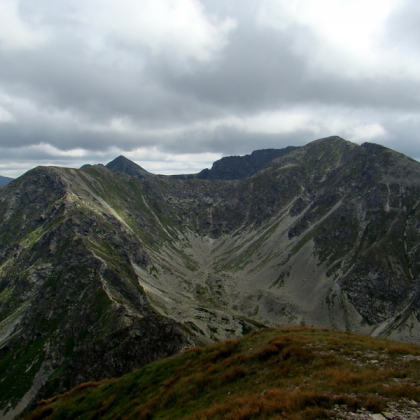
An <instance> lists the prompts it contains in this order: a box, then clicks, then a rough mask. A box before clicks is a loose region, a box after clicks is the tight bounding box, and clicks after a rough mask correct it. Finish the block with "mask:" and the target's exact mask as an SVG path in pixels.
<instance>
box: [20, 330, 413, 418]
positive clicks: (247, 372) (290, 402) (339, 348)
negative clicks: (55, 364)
mask: <svg viewBox="0 0 420 420" xmlns="http://www.w3.org/2000/svg"><path fill="white" fill-rule="evenodd" d="M419 381H420V348H419V347H418V346H414V345H404V346H402V345H401V344H399V343H396V342H390V341H387V340H380V339H372V338H368V337H365V336H360V335H355V334H345V333H339V332H332V331H326V330H323V331H320V330H311V329H308V328H295V329H287V330H274V329H273V330H264V331H261V332H259V333H258V334H249V335H248V336H246V337H244V338H242V339H240V340H228V341H226V342H222V343H219V344H217V345H214V346H210V347H207V348H195V349H191V350H189V351H187V352H185V353H184V354H181V355H179V356H177V357H173V358H170V359H168V360H164V361H162V362H157V363H153V364H151V365H149V366H147V367H144V368H142V369H140V370H138V371H136V372H133V373H132V374H129V375H126V376H124V377H123V378H120V379H113V380H109V381H103V382H101V383H98V382H96V383H92V382H91V383H88V384H84V385H81V386H80V387H78V388H76V389H74V390H72V391H71V392H70V393H68V394H65V395H62V396H59V397H57V398H54V399H52V400H49V401H42V402H41V403H40V404H39V405H38V407H37V409H36V410H35V411H34V412H33V413H31V414H29V415H28V416H26V417H25V418H26V419H27V420H35V419H41V418H42V419H49V420H53V419H74V418H78V419H81V420H82V419H94V418H95V419H121V418H124V419H127V420H129V419H152V418H158V419H168V420H172V419H178V420H181V419H184V420H187V419H207V420H220V419H242V420H251V419H273V420H274V419H289V420H308V419H313V420H319V419H359V420H365V419H366V420H371V419H372V418H376V419H383V418H384V417H382V415H381V414H379V413H381V412H382V413H383V414H384V415H385V416H386V418H388V419H399V420H414V419H418V418H419V416H420V409H419V406H418V404H419V403H420V391H419V389H418V386H417V384H418V383H419ZM374 413H376V416H375V417H374V416H373V414H374Z"/></svg>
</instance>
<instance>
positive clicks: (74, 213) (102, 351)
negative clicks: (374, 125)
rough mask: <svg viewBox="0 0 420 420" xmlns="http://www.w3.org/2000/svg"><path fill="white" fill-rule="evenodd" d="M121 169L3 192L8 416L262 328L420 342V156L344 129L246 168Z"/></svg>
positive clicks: (1, 348) (0, 380) (34, 175)
mask: <svg viewBox="0 0 420 420" xmlns="http://www.w3.org/2000/svg"><path fill="white" fill-rule="evenodd" d="M259 155H260V154H258V153H255V156H259ZM264 155H267V153H266V152H264V151H263V153H262V154H261V156H264ZM251 156H252V155H251ZM270 156H271V152H270ZM262 160H264V159H262ZM117 163H118V165H107V167H104V166H102V165H94V166H92V167H89V168H85V169H82V170H76V169H65V168H55V167H49V168H44V167H39V168H36V169H34V170H33V171H30V172H28V173H27V174H25V175H24V176H22V177H21V178H19V179H18V180H16V181H15V182H14V183H12V184H10V185H9V186H6V187H5V188H3V189H2V190H1V191H0V223H1V225H0V406H1V407H2V408H3V409H6V411H7V413H5V415H6V416H9V418H12V415H13V414H16V413H18V412H19V410H21V409H22V408H23V407H24V406H25V405H26V404H27V403H29V402H30V401H31V400H32V399H33V398H35V397H36V396H38V397H39V396H51V395H54V394H55V393H57V392H61V391H63V390H66V389H68V388H70V387H71V386H74V385H76V384H78V383H81V382H84V381H87V380H99V379H102V378H104V377H109V376H116V375H121V374H122V373H124V372H128V371H130V370H132V369H133V368H134V367H138V366H141V365H142V364H144V363H147V362H149V361H151V360H153V359H155V358H160V357H165V356H168V355H170V354H174V353H176V352H178V351H180V350H181V349H182V348H185V347H186V346H191V345H194V344H197V343H208V342H211V341H216V340H220V339H224V338H228V337H232V336H239V335H242V334H244V333H246V332H248V331H250V330H251V329H254V328H258V327H261V326H279V325H281V326H286V325H291V326H293V325H303V324H306V325H309V326H316V327H327V328H335V329H342V330H347V331H356V332H362V333H365V334H370V335H374V336H385V337H390V338H393V339H397V340H403V341H411V342H420V326H419V302H420V300H419V293H420V207H419V205H420V164H419V163H418V162H416V161H414V160H412V159H409V158H408V157H406V156H404V155H401V154H399V153H397V152H394V151H392V150H390V149H387V148H385V147H382V146H379V145H375V144H370V143H365V144H363V145H361V146H358V145H355V144H352V143H350V142H347V141H345V140H343V139H341V138H339V137H330V138H326V139H321V140H317V141H314V142H312V143H309V144H308V145H306V146H304V147H299V148H289V149H287V150H283V151H281V152H279V153H278V155H277V157H275V158H273V159H271V157H270V159H268V160H267V159H266V160H264V163H263V164H261V165H262V169H261V170H258V171H257V172H255V173H253V174H252V175H251V176H246V177H243V176H242V175H241V174H238V173H237V172H236V175H235V176H233V177H232V176H231V175H230V177H231V178H234V179H226V176H227V175H226V176H225V175H223V173H225V174H226V173H229V171H228V170H227V169H223V170H220V171H219V172H218V173H219V175H218V176H215V177H214V179H199V178H197V177H196V176H193V177H185V178H179V177H167V176H166V177H163V176H162V177H161V176H155V175H152V174H149V173H147V171H144V170H143V169H142V168H140V167H138V166H137V165H135V164H134V163H132V162H131V163H130V162H127V161H126V159H125V158H123V159H120V158H118V159H117ZM222 166H223V165H222ZM136 167H137V168H140V170H139V169H137V168H136ZM132 168H134V169H135V170H134V173H133V171H132V170H131V169H132ZM231 173H232V172H231ZM244 176H245V175H244ZM220 178H222V179H220Z"/></svg>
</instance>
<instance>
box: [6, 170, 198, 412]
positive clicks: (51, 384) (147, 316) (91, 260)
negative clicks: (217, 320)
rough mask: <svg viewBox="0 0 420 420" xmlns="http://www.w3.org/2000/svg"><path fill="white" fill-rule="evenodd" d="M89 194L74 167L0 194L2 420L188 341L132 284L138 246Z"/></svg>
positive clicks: (36, 174) (43, 173) (37, 175)
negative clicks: (38, 401)
mask: <svg viewBox="0 0 420 420" xmlns="http://www.w3.org/2000/svg"><path fill="white" fill-rule="evenodd" d="M102 171H104V172H107V173H109V174H111V172H110V171H108V170H107V169H105V168H102ZM69 182H70V183H72V184H73V185H71V186H70V184H69ZM79 183H80V185H82V184H83V186H84V188H85V189H86V190H82V192H81V193H80V194H79V195H78V190H79V188H80V185H79ZM88 190H89V187H87V185H86V184H85V183H84V181H83V178H81V177H80V176H79V174H78V171H77V170H65V169H59V168H37V169H35V170H33V171H31V172H30V173H28V174H26V175H25V176H23V177H21V178H19V179H18V180H17V181H16V182H14V183H13V184H11V185H9V186H8V187H6V188H5V190H4V193H3V194H2V195H1V197H0V200H1V201H0V202H1V206H0V220H1V227H0V250H1V251H0V320H1V321H0V376H1V382H0V402H1V409H2V410H4V409H5V408H13V409H14V410H9V411H8V413H7V414H6V415H4V418H6V419H7V418H12V417H13V415H14V414H18V413H19V411H20V410H21V409H22V408H24V407H25V405H26V404H28V403H29V402H30V401H31V400H32V398H34V396H35V395H36V394H37V393H39V392H41V393H42V394H43V395H51V394H55V393H56V392H60V390H61V391H64V390H66V389H69V387H72V386H74V385H76V384H78V383H80V382H83V381H86V380H92V379H95V378H96V380H99V379H102V378H105V377H112V376H117V375H121V374H123V373H126V372H129V371H131V370H132V369H133V368H135V367H139V366H142V365H143V364H145V363H148V362H150V361H152V360H155V359H156V358H161V357H166V356H169V355H172V354H174V353H176V352H178V351H179V350H180V349H182V348H183V347H184V346H185V345H191V343H192V340H191V339H190V337H189V334H188V332H187V331H186V330H185V329H184V328H183V327H182V326H180V325H178V324H176V323H175V322H174V321H172V320H171V319H168V318H165V317H162V316H160V315H158V314H157V313H156V311H155V310H153V308H152V307H151V306H150V304H149V302H148V299H147V297H146V295H145V292H144V290H143V289H142V287H141V286H140V285H139V283H138V281H137V276H136V273H135V271H134V269H133V266H132V264H136V265H138V266H139V267H146V266H147V264H148V259H147V256H146V254H145V252H144V251H143V247H142V244H141V242H140V241H139V240H138V238H137V237H136V236H135V235H134V234H133V233H132V231H131V229H130V228H129V227H128V226H127V225H126V224H124V223H122V222H121V221H120V218H119V216H118V214H117V213H116V212H115V211H114V210H113V209H112V208H111V207H110V206H109V205H107V204H106V203H105V202H100V201H99V200H97V199H96V198H95V195H94V194H90V196H89V198H87V197H86V194H87V191H88ZM95 200H96V201H95ZM128 255H129V257H128ZM18 402H20V403H19V404H18V405H17V406H16V404H17V403H18Z"/></svg>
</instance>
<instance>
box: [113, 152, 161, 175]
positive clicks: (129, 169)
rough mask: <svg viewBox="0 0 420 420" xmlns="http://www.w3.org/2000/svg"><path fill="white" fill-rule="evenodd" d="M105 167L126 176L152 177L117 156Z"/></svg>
mask: <svg viewBox="0 0 420 420" xmlns="http://www.w3.org/2000/svg"><path fill="white" fill-rule="evenodd" d="M106 167H107V168H108V169H114V170H117V171H120V172H123V173H125V174H127V175H143V176H144V175H150V176H153V175H152V174H151V173H150V172H147V171H146V170H145V169H143V168H142V167H141V166H139V165H137V164H136V163H134V162H132V161H131V160H129V159H127V158H126V157H124V156H118V157H117V158H116V159H114V160H113V161H111V162H109V163H108V164H107V165H106Z"/></svg>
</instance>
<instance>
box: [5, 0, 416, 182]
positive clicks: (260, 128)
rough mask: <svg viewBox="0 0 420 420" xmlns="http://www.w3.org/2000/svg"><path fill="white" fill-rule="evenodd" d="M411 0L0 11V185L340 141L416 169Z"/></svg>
mask: <svg viewBox="0 0 420 420" xmlns="http://www.w3.org/2000/svg"><path fill="white" fill-rule="evenodd" d="M418 22H420V2H419V1H418V0H317V1H313V0H293V1H290V0H141V1H138V0H137V1H135V0H118V1H116V0H60V1H54V0H0V175H3V176H9V177H18V176H20V175H21V174H22V173H24V172H26V171H27V170H29V169H31V168H33V167H35V166H38V165H55V166H67V167H76V168H77V167H80V166H81V165H83V164H85V163H91V164H95V163H104V164H105V163H107V162H109V161H111V160H112V159H114V158H115V157H117V156H119V155H124V156H126V157H127V158H129V159H131V160H133V161H135V162H136V163H138V164H139V165H141V166H142V167H143V168H145V169H146V170H148V171H150V172H153V173H160V174H176V173H195V172H198V171H200V170H201V169H204V168H209V167H211V164H212V162H214V161H215V160H217V159H220V158H221V157H222V156H228V155H244V154H249V153H251V152H252V151H253V150H257V149H264V148H283V147H286V146H289V145H293V146H301V145H304V144H306V143H308V142H310V141H313V140H316V139H319V138H323V137H327V136H330V135H338V136H341V137H343V138H345V139H346V140H349V141H352V142H355V143H358V144H361V143H364V142H373V143H379V144H382V145H384V146H386V147H389V148H392V149H394V150H397V151H399V152H401V153H404V154H406V155H408V156H410V157H412V158H414V159H417V160H420V136H419V133H420V25H419V24H418Z"/></svg>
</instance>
